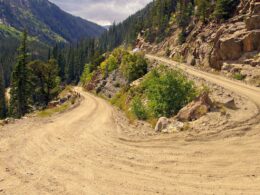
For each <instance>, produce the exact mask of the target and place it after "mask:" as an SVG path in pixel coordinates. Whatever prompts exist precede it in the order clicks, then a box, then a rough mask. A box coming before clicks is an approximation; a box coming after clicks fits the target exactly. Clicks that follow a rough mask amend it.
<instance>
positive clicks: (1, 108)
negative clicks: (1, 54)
mask: <svg viewBox="0 0 260 195" xmlns="http://www.w3.org/2000/svg"><path fill="white" fill-rule="evenodd" d="M6 111H7V109H6V100H5V85H4V74H3V68H2V65H1V64H0V119H3V118H5V117H6Z"/></svg>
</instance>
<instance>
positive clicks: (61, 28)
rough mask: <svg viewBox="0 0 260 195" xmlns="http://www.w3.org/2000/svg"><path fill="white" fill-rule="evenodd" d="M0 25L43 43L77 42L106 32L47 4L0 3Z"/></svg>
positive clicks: (26, 0) (32, 0) (37, 0)
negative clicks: (24, 30) (25, 32)
mask: <svg viewBox="0 0 260 195" xmlns="http://www.w3.org/2000/svg"><path fill="white" fill-rule="evenodd" d="M0 24H2V25H6V26H11V27H13V28H15V29H17V30H19V31H22V30H23V29H24V28H26V29H27V30H28V33H29V35H31V36H33V37H37V38H38V39H39V40H41V41H43V42H46V43H55V42H76V41H77V40H79V39H82V38H90V37H97V36H99V35H101V34H102V33H103V32H104V31H105V29H104V28H103V27H101V26H99V25H97V24H95V23H93V22H90V21H87V20H84V19H82V18H80V17H75V16H73V15H71V14H69V13H66V12H65V11H63V10H61V9H60V8H59V7H58V6H56V5H55V4H53V3H51V2H49V1H48V0H0Z"/></svg>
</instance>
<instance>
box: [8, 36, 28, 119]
mask: <svg viewBox="0 0 260 195" xmlns="http://www.w3.org/2000/svg"><path fill="white" fill-rule="evenodd" d="M18 53H19V56H18V58H17V63H16V65H15V67H14V70H13V73H12V80H11V91H10V95H11V99H10V113H11V115H12V116H13V117H15V118H21V117H22V116H24V115H25V114H26V113H27V112H28V111H29V101H30V84H29V70H28V68H27V57H28V54H27V32H26V31H24V32H23V35H22V41H21V45H20V47H19V49H18Z"/></svg>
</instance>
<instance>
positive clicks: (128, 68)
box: [121, 54, 148, 83]
mask: <svg viewBox="0 0 260 195" xmlns="http://www.w3.org/2000/svg"><path fill="white" fill-rule="evenodd" d="M147 69H148V65H147V62H146V60H145V58H144V56H143V55H141V54H134V55H131V54H126V55H124V56H123V60H122V64H121V71H122V73H123V75H124V76H125V78H126V79H127V81H128V83H131V82H133V81H135V80H137V79H139V78H141V77H142V76H144V75H145V74H146V73H147Z"/></svg>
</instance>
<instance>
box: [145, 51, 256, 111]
mask: <svg viewBox="0 0 260 195" xmlns="http://www.w3.org/2000/svg"><path fill="white" fill-rule="evenodd" d="M146 57H147V58H149V59H153V60H157V61H159V62H162V63H167V64H170V65H172V66H175V67H178V68H180V69H182V70H184V71H185V72H187V73H188V74H191V75H194V76H196V77H199V78H203V79H205V80H207V81H210V82H212V83H215V84H217V85H219V86H221V87H224V88H226V89H228V90H230V91H233V92H235V93H237V94H239V95H242V96H244V97H248V98H249V99H251V100H252V101H253V102H254V103H256V104H257V105H258V106H259V107H260V88H257V87H253V86H249V85H246V84H244V83H242V82H239V81H235V80H231V79H228V78H225V77H223V76H220V75H214V74H212V73H207V72H204V71H200V70H198V69H195V68H193V67H192V66H188V65H185V64H183V63H178V62H174V61H172V60H169V59H167V58H162V57H157V56H153V55H148V54H147V55H146Z"/></svg>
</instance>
